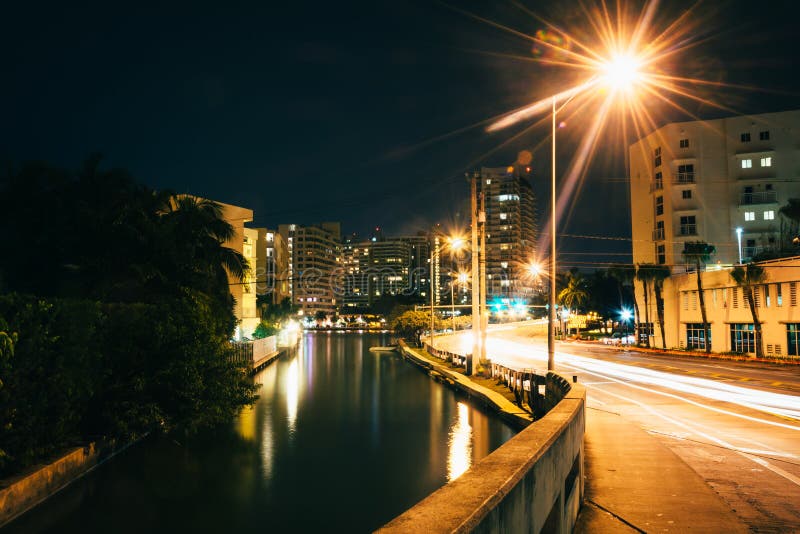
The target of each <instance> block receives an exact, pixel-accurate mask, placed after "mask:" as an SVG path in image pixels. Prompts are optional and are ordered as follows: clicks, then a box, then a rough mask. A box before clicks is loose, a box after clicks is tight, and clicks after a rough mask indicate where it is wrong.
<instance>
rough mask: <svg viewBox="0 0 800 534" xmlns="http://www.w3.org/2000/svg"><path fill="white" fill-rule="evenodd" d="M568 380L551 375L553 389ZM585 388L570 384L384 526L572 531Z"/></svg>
mask: <svg viewBox="0 0 800 534" xmlns="http://www.w3.org/2000/svg"><path fill="white" fill-rule="evenodd" d="M565 384H568V382H567V381H566V379H564V378H563V377H560V376H559V375H555V374H553V373H551V374H550V375H549V376H548V384H547V388H548V393H549V392H550V391H551V387H552V391H556V390H557V389H559V388H562V389H563V388H564V385H565ZM585 404H586V390H585V389H584V387H583V386H581V385H580V384H571V388H570V389H569V391H568V392H566V394H565V395H564V397H563V398H562V399H561V401H560V402H558V404H556V405H555V406H554V407H553V408H552V410H550V412H549V413H548V414H547V415H545V416H544V417H543V418H542V419H540V420H538V421H536V422H535V423H532V424H531V425H529V426H528V427H527V428H526V429H524V430H522V431H521V432H520V433H519V434H517V435H516V436H514V437H513V438H511V439H510V440H509V441H507V442H506V443H505V444H503V445H502V446H501V447H500V448H498V449H497V450H495V451H494V452H492V453H491V454H490V455H489V456H487V457H485V458H483V459H482V460H481V461H479V462H478V463H477V464H475V466H473V467H472V468H471V469H470V470H468V471H467V472H466V473H464V474H463V475H461V477H459V478H458V479H456V480H454V481H453V482H451V483H449V484H447V485H446V486H444V487H443V488H441V489H439V490H438V491H436V492H434V493H432V494H431V495H429V496H428V497H426V498H425V499H424V500H422V501H421V502H420V503H418V504H417V505H416V506H414V507H413V508H411V509H410V510H407V511H406V512H405V513H403V514H402V515H400V516H398V517H397V518H395V519H394V520H392V521H391V522H390V523H388V524H387V525H385V526H384V527H382V528H381V529H380V530H379V531H378V532H381V533H384V534H390V533H398V534H399V533H404V534H405V533H416V532H424V533H426V534H428V533H437V532H492V533H494V532H497V533H501V532H502V533H505V532H548V533H550V532H556V533H566V532H571V531H572V529H573V527H574V525H575V519H576V518H577V516H578V509H579V508H580V505H581V502H582V501H583V460H584V453H583V435H584V430H585V422H586V414H585Z"/></svg>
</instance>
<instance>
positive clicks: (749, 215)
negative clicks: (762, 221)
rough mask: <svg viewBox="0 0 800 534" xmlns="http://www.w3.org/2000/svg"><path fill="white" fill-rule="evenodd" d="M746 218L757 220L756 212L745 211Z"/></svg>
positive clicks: (746, 219)
mask: <svg viewBox="0 0 800 534" xmlns="http://www.w3.org/2000/svg"><path fill="white" fill-rule="evenodd" d="M744 220H745V221H755V220H756V212H754V211H746V212H744Z"/></svg>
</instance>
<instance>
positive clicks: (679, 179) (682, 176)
mask: <svg viewBox="0 0 800 534" xmlns="http://www.w3.org/2000/svg"><path fill="white" fill-rule="evenodd" d="M672 183H673V184H693V183H694V172H679V173H677V174H675V176H673V177H672Z"/></svg>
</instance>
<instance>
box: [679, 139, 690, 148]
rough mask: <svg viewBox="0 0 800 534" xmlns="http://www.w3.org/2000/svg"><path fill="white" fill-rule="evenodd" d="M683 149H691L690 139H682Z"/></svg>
mask: <svg viewBox="0 0 800 534" xmlns="http://www.w3.org/2000/svg"><path fill="white" fill-rule="evenodd" d="M680 146H681V148H689V140H688V139H681V140H680Z"/></svg>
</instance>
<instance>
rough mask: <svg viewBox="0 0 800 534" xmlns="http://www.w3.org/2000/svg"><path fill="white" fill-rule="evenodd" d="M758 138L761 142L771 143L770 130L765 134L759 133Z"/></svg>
mask: <svg viewBox="0 0 800 534" xmlns="http://www.w3.org/2000/svg"><path fill="white" fill-rule="evenodd" d="M758 138H759V139H760V140H761V141H769V130H767V131H765V132H758Z"/></svg>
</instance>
